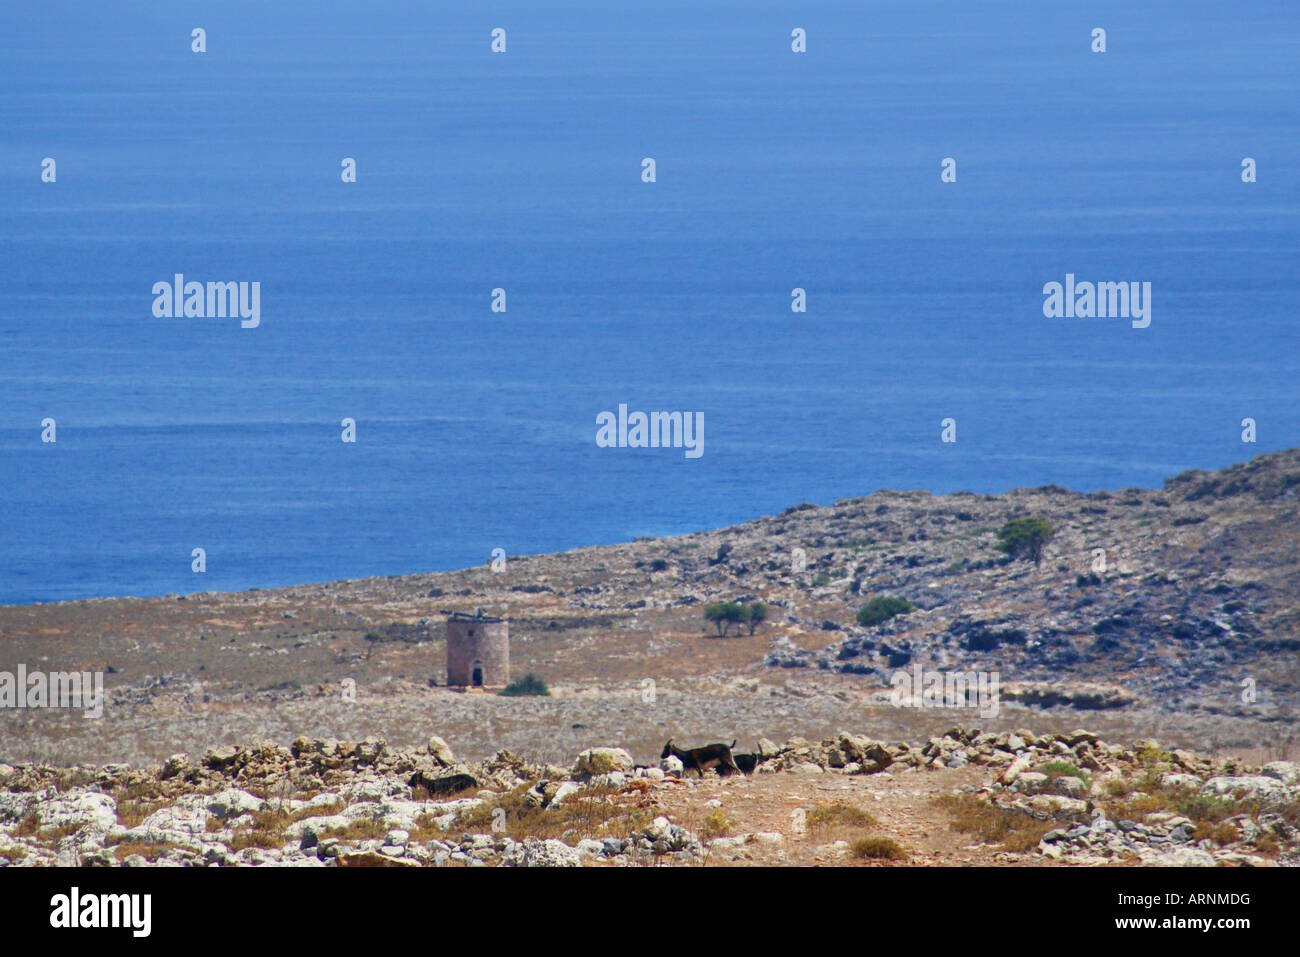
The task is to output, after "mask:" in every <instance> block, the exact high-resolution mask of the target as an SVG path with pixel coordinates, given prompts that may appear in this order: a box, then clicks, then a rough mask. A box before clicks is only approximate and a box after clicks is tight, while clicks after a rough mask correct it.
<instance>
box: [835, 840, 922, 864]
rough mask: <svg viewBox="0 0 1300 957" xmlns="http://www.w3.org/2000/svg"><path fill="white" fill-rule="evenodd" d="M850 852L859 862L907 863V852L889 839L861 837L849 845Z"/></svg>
mask: <svg viewBox="0 0 1300 957" xmlns="http://www.w3.org/2000/svg"><path fill="white" fill-rule="evenodd" d="M849 851H850V853H852V855H853V856H854V857H856V858H858V859H859V860H878V861H905V860H907V858H908V854H907V851H905V850H903V848H902V847H901V846H900V845H899V843H898V842H897V841H895V840H893V839H892V838H888V837H860V838H858V839H857V840H856V841H854V842H853V843H852V844H850V845H849Z"/></svg>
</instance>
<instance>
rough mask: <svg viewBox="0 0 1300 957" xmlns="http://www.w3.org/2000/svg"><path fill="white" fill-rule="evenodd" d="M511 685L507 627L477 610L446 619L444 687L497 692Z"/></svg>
mask: <svg viewBox="0 0 1300 957" xmlns="http://www.w3.org/2000/svg"><path fill="white" fill-rule="evenodd" d="M509 683H510V623H509V622H507V621H506V620H505V619H504V618H493V617H492V616H490V615H485V614H483V609H481V608H480V609H478V610H476V611H475V612H474V614H472V615H467V614H465V613H464V612H460V611H457V612H453V613H452V615H451V617H450V618H448V619H447V684H448V685H449V686H451V687H461V688H500V687H504V686H505V685H508V684H509Z"/></svg>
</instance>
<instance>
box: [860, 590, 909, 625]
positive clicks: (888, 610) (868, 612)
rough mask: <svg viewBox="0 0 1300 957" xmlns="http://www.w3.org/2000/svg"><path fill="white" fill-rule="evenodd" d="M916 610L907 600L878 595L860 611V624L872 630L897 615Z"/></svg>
mask: <svg viewBox="0 0 1300 957" xmlns="http://www.w3.org/2000/svg"><path fill="white" fill-rule="evenodd" d="M914 610H915V609H914V608H913V607H912V603H911V602H909V601H908V600H907V599H906V598H895V597H894V596H892V595H877V596H876V597H875V598H872V599H871V601H869V602H867V603H866V604H865V605H863V606H862V608H861V609H860V610H859V611H858V624H859V625H862V626H863V627H864V628H871V627H874V626H875V625H879V624H880V623H881V622H885V621H888V620H889V619H891V618H893V617H894V616H895V615H906V614H907V613H908V612H909V611H914Z"/></svg>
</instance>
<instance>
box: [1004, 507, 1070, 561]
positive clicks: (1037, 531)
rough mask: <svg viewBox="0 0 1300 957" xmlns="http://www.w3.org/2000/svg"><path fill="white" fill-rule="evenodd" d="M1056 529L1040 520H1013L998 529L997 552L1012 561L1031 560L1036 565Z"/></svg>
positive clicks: (1044, 520) (1045, 521)
mask: <svg viewBox="0 0 1300 957" xmlns="http://www.w3.org/2000/svg"><path fill="white" fill-rule="evenodd" d="M1055 534H1056V529H1054V528H1052V526H1051V525H1050V524H1049V523H1048V522H1047V520H1046V519H1041V518H1013V519H1011V521H1009V522H1007V523H1006V524H1005V525H1003V526H1002V527H1001V528H1000V529H998V551H1000V552H1005V553H1006V554H1007V555H1009V556H1010V557H1011V558H1012V559H1016V558H1032V559H1033V560H1034V564H1035V565H1037V564H1039V563H1041V562H1042V560H1043V549H1044V548H1046V547H1047V543H1048V542H1050V541H1051V540H1052V536H1054V535H1055Z"/></svg>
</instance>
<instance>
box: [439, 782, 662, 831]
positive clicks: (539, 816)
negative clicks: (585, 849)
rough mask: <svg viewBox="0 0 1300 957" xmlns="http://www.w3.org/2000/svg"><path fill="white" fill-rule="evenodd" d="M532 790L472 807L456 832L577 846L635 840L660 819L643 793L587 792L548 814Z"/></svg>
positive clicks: (599, 789)
mask: <svg viewBox="0 0 1300 957" xmlns="http://www.w3.org/2000/svg"><path fill="white" fill-rule="evenodd" d="M531 787H532V786H531V785H528V784H523V785H520V786H519V787H517V788H515V789H514V790H513V791H506V792H503V793H502V794H499V795H497V796H496V797H495V798H493V799H491V800H489V801H487V802H486V803H484V804H482V805H480V806H479V807H476V808H472V809H471V810H469V811H467V812H466V813H464V814H462V815H461V816H460V818H459V819H458V820H457V821H456V823H455V824H454V825H453V828H452V831H451V832H450V833H455V834H460V833H461V832H466V831H468V832H470V833H478V834H482V833H491V834H503V835H505V836H507V837H510V838H512V839H514V840H516V841H522V840H524V839H525V838H529V837H531V838H538V839H542V840H548V839H551V838H558V839H559V840H561V841H564V842H565V843H566V844H569V845H570V846H573V845H576V844H577V843H578V842H579V841H581V840H585V839H588V838H590V839H595V840H599V839H601V838H605V837H619V838H626V837H629V836H631V835H632V833H633V832H635V831H637V830H639V829H643V828H644V827H646V826H647V825H648V824H649V823H650V822H651V821H652V820H653V818H654V814H653V813H652V812H651V811H649V810H647V809H646V808H643V807H641V803H642V799H641V798H640V795H639V794H635V793H634V794H630V795H626V794H623V793H621V792H620V791H618V790H617V789H615V788H611V787H591V788H584V789H583V790H581V791H579V792H577V793H576V794H571V795H569V796H568V797H567V798H565V799H564V802H563V803H562V804H561V805H560V806H559V807H557V808H547V809H542V808H540V807H536V806H534V805H533V804H532V802H531V801H530V800H529V799H528V798H527V794H528V791H529V790H530V789H531ZM498 812H503V813H498Z"/></svg>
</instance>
